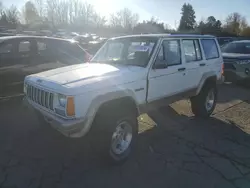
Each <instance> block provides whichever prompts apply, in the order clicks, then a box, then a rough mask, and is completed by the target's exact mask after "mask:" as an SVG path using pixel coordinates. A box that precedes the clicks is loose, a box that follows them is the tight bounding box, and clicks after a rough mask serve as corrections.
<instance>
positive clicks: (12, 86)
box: [0, 36, 91, 99]
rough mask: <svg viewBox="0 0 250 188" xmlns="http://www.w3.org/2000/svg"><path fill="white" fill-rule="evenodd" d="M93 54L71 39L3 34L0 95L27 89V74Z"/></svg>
mask: <svg viewBox="0 0 250 188" xmlns="http://www.w3.org/2000/svg"><path fill="white" fill-rule="evenodd" d="M90 57H91V56H90V54H89V53H87V52H86V51H85V50H84V49H82V48H81V47H80V46H79V45H78V43H77V42H72V41H70V40H64V39H56V38H48V37H34V36H10V37H1V38H0V99H1V98H3V97H9V96H13V95H17V94H21V93H22V90H23V80H24V77H25V76H26V75H30V74H34V73H38V72H42V71H46V70H50V69H55V68H59V67H63V66H67V65H72V64H78V63H84V62H86V61H88V60H89V58H90Z"/></svg>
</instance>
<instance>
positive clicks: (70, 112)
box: [67, 97, 75, 116]
mask: <svg viewBox="0 0 250 188" xmlns="http://www.w3.org/2000/svg"><path fill="white" fill-rule="evenodd" d="M74 115H75V102H74V97H68V100H67V116H74Z"/></svg>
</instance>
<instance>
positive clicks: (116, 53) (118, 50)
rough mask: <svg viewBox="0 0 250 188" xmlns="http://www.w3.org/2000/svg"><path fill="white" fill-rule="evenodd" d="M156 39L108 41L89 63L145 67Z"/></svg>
mask: <svg viewBox="0 0 250 188" xmlns="http://www.w3.org/2000/svg"><path fill="white" fill-rule="evenodd" d="M157 40H158V38H156V37H126V38H118V39H111V40H108V41H107V42H106V43H105V44H104V46H103V47H102V48H101V49H100V51H99V52H97V54H96V55H95V56H94V57H93V59H92V60H91V62H100V63H116V64H123V65H125V64H126V65H134V66H142V67H146V66H147V64H148V61H149V59H150V57H151V55H152V52H153V50H154V48H155V45H156V43H157Z"/></svg>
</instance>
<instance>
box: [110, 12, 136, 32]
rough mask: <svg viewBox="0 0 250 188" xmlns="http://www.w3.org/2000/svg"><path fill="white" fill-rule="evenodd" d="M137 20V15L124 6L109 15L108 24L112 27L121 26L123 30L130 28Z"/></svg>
mask: <svg viewBox="0 0 250 188" xmlns="http://www.w3.org/2000/svg"><path fill="white" fill-rule="evenodd" d="M138 20H139V15H138V14H134V13H132V11H131V10H129V9H128V8H124V9H122V10H120V11H118V12H116V13H114V14H111V15H110V24H111V26H113V27H119V26H120V27H123V28H124V29H125V30H131V29H132V28H133V27H134V26H135V25H136V24H137V23H138Z"/></svg>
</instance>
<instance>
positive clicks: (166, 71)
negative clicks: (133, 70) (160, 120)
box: [147, 39, 186, 102]
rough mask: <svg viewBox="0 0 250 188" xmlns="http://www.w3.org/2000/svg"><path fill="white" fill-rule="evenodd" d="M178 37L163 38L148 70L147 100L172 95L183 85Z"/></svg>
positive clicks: (183, 67)
mask: <svg viewBox="0 0 250 188" xmlns="http://www.w3.org/2000/svg"><path fill="white" fill-rule="evenodd" d="M185 73H186V70H185V66H184V64H182V58H181V48H180V40H179V39H167V40H163V41H162V44H161V46H160V49H159V52H158V55H157V58H156V61H155V62H154V65H153V67H152V69H151V70H150V72H149V78H148V79H149V86H148V98H147V101H148V102H152V101H156V100H158V99H162V98H165V97H169V96H173V95H175V94H177V93H179V92H180V91H182V88H183V85H185Z"/></svg>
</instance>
